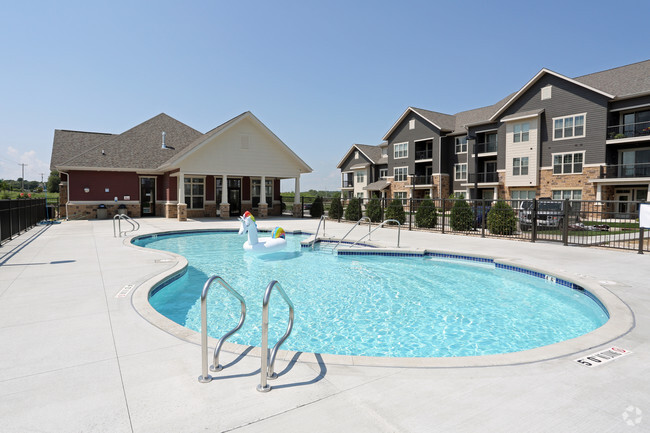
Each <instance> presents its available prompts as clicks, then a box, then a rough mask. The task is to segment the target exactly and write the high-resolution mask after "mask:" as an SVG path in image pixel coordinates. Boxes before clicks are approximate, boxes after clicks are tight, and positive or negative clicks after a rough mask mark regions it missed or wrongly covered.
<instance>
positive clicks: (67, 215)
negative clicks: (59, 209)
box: [59, 171, 70, 221]
mask: <svg viewBox="0 0 650 433" xmlns="http://www.w3.org/2000/svg"><path fill="white" fill-rule="evenodd" d="M59 173H63V174H65V176H66V179H67V181H66V182H67V185H66V188H65V189H66V193H67V196H68V200H66V202H65V220H66V221H68V218H69V217H70V213H69V212H68V204H69V203H70V173H66V172H65V171H60V172H59Z"/></svg>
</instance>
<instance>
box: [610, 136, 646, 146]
mask: <svg viewBox="0 0 650 433" xmlns="http://www.w3.org/2000/svg"><path fill="white" fill-rule="evenodd" d="M639 141H650V135H642V136H640V137H626V138H611V139H608V140H605V144H619V143H620V144H624V143H635V142H639Z"/></svg>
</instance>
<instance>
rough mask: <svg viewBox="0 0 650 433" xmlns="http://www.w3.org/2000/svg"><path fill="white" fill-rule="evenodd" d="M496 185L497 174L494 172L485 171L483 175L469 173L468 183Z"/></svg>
mask: <svg viewBox="0 0 650 433" xmlns="http://www.w3.org/2000/svg"><path fill="white" fill-rule="evenodd" d="M475 182H476V183H497V182H499V173H497V172H496V171H486V172H483V173H470V174H469V183H475Z"/></svg>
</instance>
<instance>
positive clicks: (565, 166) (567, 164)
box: [553, 152, 584, 174]
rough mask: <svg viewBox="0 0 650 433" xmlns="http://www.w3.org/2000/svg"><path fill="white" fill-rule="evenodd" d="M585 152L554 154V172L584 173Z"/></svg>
mask: <svg viewBox="0 0 650 433" xmlns="http://www.w3.org/2000/svg"><path fill="white" fill-rule="evenodd" d="M583 159H584V152H580V153H556V154H553V174H575V173H582V161H583Z"/></svg>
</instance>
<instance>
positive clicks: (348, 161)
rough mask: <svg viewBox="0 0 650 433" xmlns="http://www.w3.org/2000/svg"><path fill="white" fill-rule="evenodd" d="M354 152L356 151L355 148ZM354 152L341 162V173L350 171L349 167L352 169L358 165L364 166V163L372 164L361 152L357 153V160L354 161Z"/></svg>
mask: <svg viewBox="0 0 650 433" xmlns="http://www.w3.org/2000/svg"><path fill="white" fill-rule="evenodd" d="M354 150H356V148H355V149H354ZM354 150H353V151H352V153H351V154H350V156H348V157H347V159H346V160H345V161H344V162H343V165H341V172H343V171H350V167H353V166H355V165H358V164H366V163H370V164H372V162H370V160H368V158H366V157H365V156H364V155H363V152H359V159H354Z"/></svg>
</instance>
